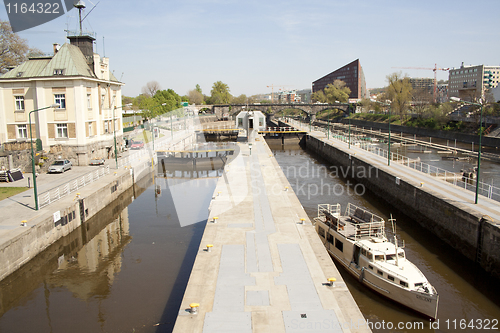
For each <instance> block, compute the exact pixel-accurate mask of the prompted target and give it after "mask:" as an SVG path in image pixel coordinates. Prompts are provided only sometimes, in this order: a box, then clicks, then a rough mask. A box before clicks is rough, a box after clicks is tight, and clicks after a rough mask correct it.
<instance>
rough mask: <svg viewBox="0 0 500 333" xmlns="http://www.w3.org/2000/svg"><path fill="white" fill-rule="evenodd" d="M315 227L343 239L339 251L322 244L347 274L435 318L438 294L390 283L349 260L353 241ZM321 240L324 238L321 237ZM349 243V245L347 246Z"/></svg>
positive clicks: (410, 307)
mask: <svg viewBox="0 0 500 333" xmlns="http://www.w3.org/2000/svg"><path fill="white" fill-rule="evenodd" d="M318 224H319V225H317V227H322V228H324V229H325V230H326V231H329V232H330V234H331V235H333V236H334V237H335V238H337V239H341V240H342V241H343V244H344V245H343V248H342V251H340V250H339V249H338V248H337V247H336V246H334V245H333V244H331V243H329V242H328V241H324V245H325V247H326V249H327V251H328V253H329V254H330V256H331V257H332V258H333V259H334V260H335V261H336V262H338V263H339V264H341V265H342V266H343V267H344V268H345V269H346V270H347V272H348V273H349V274H351V275H352V276H353V277H355V278H356V279H357V280H358V281H359V282H361V283H362V284H363V285H365V286H366V287H368V288H370V289H371V290H373V291H374V292H376V293H378V294H380V295H382V296H384V297H386V298H388V299H390V300H392V301H394V302H397V303H399V304H402V305H404V306H405V307H407V308H409V309H411V310H413V311H416V312H418V313H420V314H422V315H424V316H425V317H427V318H431V319H436V317H437V309H438V303H439V295H438V294H432V295H430V294H427V293H423V292H418V291H415V290H410V289H406V288H403V287H400V286H399V285H398V284H396V283H391V282H390V281H388V280H386V279H383V278H381V277H379V276H378V275H377V274H376V273H375V272H374V271H372V270H370V269H369V268H368V267H365V266H362V265H361V266H360V265H357V264H355V263H354V262H353V261H351V258H352V257H353V252H354V242H353V241H351V240H349V239H346V238H344V237H343V235H341V234H339V233H337V232H336V231H334V230H332V229H330V230H329V228H328V227H327V226H326V225H324V224H322V223H318ZM322 240H325V239H324V238H322ZM348 244H349V246H348Z"/></svg>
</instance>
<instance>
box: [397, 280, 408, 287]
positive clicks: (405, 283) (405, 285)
mask: <svg viewBox="0 0 500 333" xmlns="http://www.w3.org/2000/svg"><path fill="white" fill-rule="evenodd" d="M399 284H400V285H402V286H403V287H406V288H408V283H407V282H404V281H399Z"/></svg>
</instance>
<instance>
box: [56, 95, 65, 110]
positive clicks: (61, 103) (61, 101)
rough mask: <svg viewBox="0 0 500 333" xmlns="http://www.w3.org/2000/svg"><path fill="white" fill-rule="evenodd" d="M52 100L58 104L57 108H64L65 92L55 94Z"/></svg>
mask: <svg viewBox="0 0 500 333" xmlns="http://www.w3.org/2000/svg"><path fill="white" fill-rule="evenodd" d="M54 102H55V103H56V104H59V109H66V95H65V94H55V95H54Z"/></svg>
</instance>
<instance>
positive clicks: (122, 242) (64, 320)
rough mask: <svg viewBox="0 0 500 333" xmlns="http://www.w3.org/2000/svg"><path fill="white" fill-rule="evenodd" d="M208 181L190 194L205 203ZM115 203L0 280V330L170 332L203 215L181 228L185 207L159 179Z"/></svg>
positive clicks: (209, 188) (212, 184) (212, 182)
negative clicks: (196, 192)
mask: <svg viewBox="0 0 500 333" xmlns="http://www.w3.org/2000/svg"><path fill="white" fill-rule="evenodd" d="M216 181H217V179H216V178H212V179H206V180H204V182H205V185H204V186H202V187H200V188H198V189H197V191H198V194H200V193H201V192H204V193H201V194H200V195H204V196H206V197H208V198H210V197H211V195H212V193H213V190H214V188H215V184H216ZM183 184H185V185H186V186H189V180H188V181H184V182H183ZM155 185H156V186H155ZM158 185H160V186H159V187H158ZM176 185H177V187H176V191H177V192H179V191H181V190H182V185H181V184H180V183H179V182H178V184H176ZM158 189H160V191H158ZM159 192H160V193H159ZM182 192H183V193H184V192H185V191H182ZM158 194H159V195H158ZM134 195H135V196H138V197H137V198H135V200H133V196H134ZM174 196H175V195H174ZM132 200H133V201H132ZM118 201H119V202H118V203H116V204H114V205H111V206H109V207H107V208H106V210H105V211H103V212H101V213H100V214H99V215H98V216H96V217H95V218H93V219H92V220H89V221H88V222H86V224H85V226H84V227H83V228H79V229H78V230H76V231H75V232H73V233H72V234H71V235H70V236H68V237H66V238H65V239H63V240H61V241H59V242H57V243H56V244H54V245H53V246H51V247H50V248H49V249H47V250H46V251H44V252H43V253H42V254H40V255H39V256H37V258H35V259H34V260H33V261H31V262H30V263H28V264H27V265H26V266H25V267H23V269H21V270H19V271H18V272H16V273H15V274H13V275H12V276H10V277H8V278H7V279H5V280H4V281H2V283H1V285H0V290H1V293H0V298H1V301H0V304H1V307H0V311H1V312H0V315H1V317H0V332H9V333H10V332H75V333H76V332H85V333H88V332H170V331H171V330H172V328H173V325H174V322H175V318H176V317H177V312H178V310H179V305H180V302H181V300H182V297H183V294H184V289H185V286H186V284H187V281H188V279H189V274H190V272H191V268H192V265H193V262H194V259H195V256H196V253H197V250H198V246H199V242H200V240H201V237H202V235H203V231H204V227H205V223H206V218H207V217H205V218H204V219H198V220H196V221H190V223H184V225H185V226H184V227H181V225H180V222H179V217H178V216H179V215H180V214H181V210H182V209H191V208H190V207H189V205H186V204H184V203H183V205H184V206H183V207H179V206H175V205H174V198H173V197H172V195H171V191H170V190H169V188H168V186H167V185H166V182H165V180H163V182H162V180H161V179H155V180H154V183H153V179H152V178H149V179H147V181H146V182H143V183H142V186H141V185H139V186H136V187H135V189H131V190H129V191H128V192H127V193H125V194H124V195H122V197H121V198H120V199H119V200H118ZM208 202H209V200H208ZM191 204H192V203H191ZM203 205H204V204H203V203H201V204H200V206H203ZM176 208H177V209H176ZM197 208H198V209H199V210H203V209H204V211H205V212H208V209H207V208H208V206H207V207H197ZM206 214H208V213H206Z"/></svg>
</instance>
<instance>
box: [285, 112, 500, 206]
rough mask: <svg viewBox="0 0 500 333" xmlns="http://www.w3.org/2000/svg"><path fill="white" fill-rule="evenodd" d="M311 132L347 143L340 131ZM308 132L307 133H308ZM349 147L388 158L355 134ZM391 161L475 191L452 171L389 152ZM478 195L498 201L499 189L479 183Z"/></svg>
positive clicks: (468, 180)
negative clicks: (352, 146)
mask: <svg viewBox="0 0 500 333" xmlns="http://www.w3.org/2000/svg"><path fill="white" fill-rule="evenodd" d="M289 122H290V123H292V124H294V125H295V126H297V127H301V125H302V123H301V122H299V121H297V120H295V119H289ZM313 130H315V131H321V132H323V133H325V134H326V135H327V136H329V137H330V139H336V140H338V141H342V142H346V143H347V142H348V141H349V136H348V135H346V134H345V133H344V132H342V131H337V130H334V131H332V130H330V131H329V132H330V133H328V131H327V129H325V128H318V127H316V126H314V127H313ZM308 132H309V131H308ZM351 145H355V146H357V147H358V148H361V149H363V150H365V151H367V152H370V153H373V154H375V155H378V156H381V157H384V158H386V159H387V157H388V151H387V150H385V149H382V148H379V147H374V146H373V145H371V144H370V143H367V142H363V141H362V140H360V139H359V137H358V136H357V135H355V134H352V133H351ZM390 159H391V161H395V162H396V163H398V164H401V165H403V166H406V167H408V168H411V169H414V170H416V171H420V172H422V173H425V174H427V175H428V176H431V177H435V178H439V179H442V180H444V181H446V182H447V183H450V184H452V185H455V186H458V187H461V188H464V189H466V190H469V191H472V192H474V191H476V179H473V178H469V177H464V176H463V175H462V174H460V173H456V172H453V171H449V170H446V169H442V168H440V167H436V166H433V165H430V164H427V163H423V162H420V161H418V160H413V159H410V158H409V157H406V156H403V155H400V154H398V153H394V152H391V158H390ZM479 194H481V195H482V196H485V197H487V198H489V199H492V200H495V201H500V188H499V187H496V186H493V185H490V184H486V183H484V182H481V181H480V182H479Z"/></svg>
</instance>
